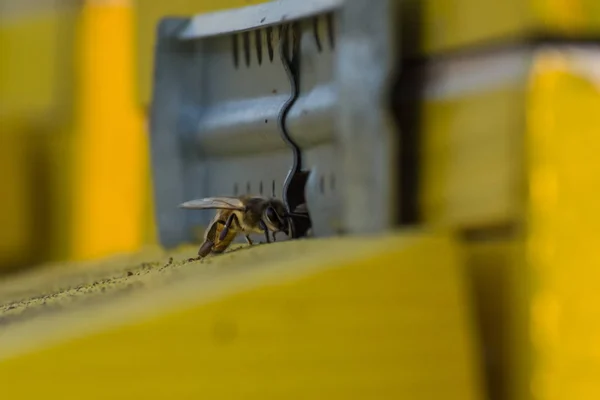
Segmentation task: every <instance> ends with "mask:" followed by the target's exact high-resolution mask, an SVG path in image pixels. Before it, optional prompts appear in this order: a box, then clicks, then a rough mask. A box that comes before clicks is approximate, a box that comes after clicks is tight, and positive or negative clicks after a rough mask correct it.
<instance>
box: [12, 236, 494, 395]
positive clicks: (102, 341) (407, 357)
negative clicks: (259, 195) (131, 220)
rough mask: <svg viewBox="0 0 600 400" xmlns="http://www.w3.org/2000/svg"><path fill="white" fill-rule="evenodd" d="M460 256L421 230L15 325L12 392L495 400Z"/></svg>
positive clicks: (280, 252)
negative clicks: (484, 381) (483, 378)
mask: <svg viewBox="0 0 600 400" xmlns="http://www.w3.org/2000/svg"><path fill="white" fill-rule="evenodd" d="M461 260H462V254H461V252H460V251H459V248H457V246H456V245H455V243H454V242H453V241H452V240H451V239H449V238H448V237H446V236H444V235H433V234H427V233H423V232H421V233H419V232H413V233H406V234H403V235H397V234H393V235H386V236H383V237H377V236H372V237H365V238H358V237H357V238H345V239H341V238H337V239H319V240H297V241H289V242H281V243H275V244H272V245H266V246H257V247H254V248H252V249H246V250H240V251H236V252H233V253H229V254H226V255H225V256H222V257H217V258H214V259H213V260H212V261H211V264H198V263H189V264H186V267H185V269H184V270H182V273H181V275H178V277H177V278H172V279H171V281H170V282H169V283H168V284H166V285H163V286H158V287H156V286H155V287H154V288H153V289H151V290H140V291H137V292H136V291H134V292H132V293H131V294H130V295H129V296H124V297H120V298H113V299H107V300H106V301H105V302H99V303H95V304H91V305H86V306H81V307H79V308H76V309H71V310H70V311H64V312H62V313H56V314H54V315H53V316H52V317H51V318H50V317H47V318H37V319H35V318H34V319H32V320H31V321H29V322H23V323H22V324H17V325H14V326H9V327H7V328H6V329H5V331H4V332H3V334H2V335H1V336H0V355H1V357H2V362H0V376H2V377H3V378H2V382H3V385H2V386H3V393H4V394H5V395H6V396H7V397H10V398H23V399H26V398H39V397H44V398H54V397H60V398H63V399H70V398H81V397H82V396H84V397H85V398H89V399H95V398H98V399H99V398H115V399H117V398H123V399H124V398H211V399H225V398H249V399H250V398H257V399H258V398H260V399H270V398H273V399H282V398H286V399H293V398H299V399H300V398H303V399H305V398H324V397H325V398H340V399H341V398H344V399H348V398H357V399H358V398H361V399H362V398H373V397H376V398H390V399H392V398H393V399H397V398H412V399H437V398H442V397H443V398H445V399H457V400H458V399H460V400H470V399H483V396H482V392H481V387H480V378H479V373H478V370H479V365H478V354H477V351H476V347H475V344H474V343H475V337H474V332H473V323H472V320H471V317H472V315H471V311H470V310H471V307H470V304H469V300H468V299H469V297H468V295H467V293H466V290H467V288H466V286H465V274H464V270H463V269H462V263H461ZM31 382H35V385H32V384H31Z"/></svg>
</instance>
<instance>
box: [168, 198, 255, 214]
mask: <svg viewBox="0 0 600 400" xmlns="http://www.w3.org/2000/svg"><path fill="white" fill-rule="evenodd" d="M179 207H180V208H187V209H192V210H210V209H215V208H219V209H222V210H223V209H224V210H237V211H243V210H245V208H246V207H245V206H244V203H242V200H240V199H239V198H237V197H206V198H204V199H196V200H190V201H186V202H185V203H182V204H180V205H179Z"/></svg>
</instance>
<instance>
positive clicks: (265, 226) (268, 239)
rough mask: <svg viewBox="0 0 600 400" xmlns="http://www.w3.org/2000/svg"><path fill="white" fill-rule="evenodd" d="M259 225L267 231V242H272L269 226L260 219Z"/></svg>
mask: <svg viewBox="0 0 600 400" xmlns="http://www.w3.org/2000/svg"><path fill="white" fill-rule="evenodd" d="M258 226H260V229H262V230H263V231H265V239H266V240H267V243H271V238H269V228H267V225H266V224H265V223H264V222H263V221H260V222H259V223H258Z"/></svg>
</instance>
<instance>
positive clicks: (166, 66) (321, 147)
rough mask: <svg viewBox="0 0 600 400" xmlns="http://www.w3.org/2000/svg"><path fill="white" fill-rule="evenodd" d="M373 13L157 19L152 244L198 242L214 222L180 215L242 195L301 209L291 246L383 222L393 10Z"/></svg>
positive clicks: (354, 4) (259, 10)
mask: <svg viewBox="0 0 600 400" xmlns="http://www.w3.org/2000/svg"><path fill="white" fill-rule="evenodd" d="M372 3H373V2H371V1H367V0H352V1H351V0H346V1H342V0H306V1H301V2H298V1H294V0H279V1H272V2H268V3H264V4H260V5H256V6H250V7H244V8H239V9H234V10H227V11H222V12H217V13H211V14H202V15H197V16H194V17H191V18H166V19H164V20H163V21H161V23H160V24H159V28H158V34H157V46H156V53H155V57H156V62H155V76H154V86H153V91H154V93H153V99H152V112H151V114H152V115H151V154H152V167H153V174H154V193H155V208H156V216H157V222H158V231H159V236H160V242H161V244H163V245H164V246H167V247H168V246H174V245H178V244H180V243H182V242H190V241H193V240H195V239H196V238H197V237H196V236H195V235H194V228H195V227H198V226H206V224H207V223H208V221H209V219H210V217H211V215H210V213H203V212H186V211H182V210H181V209H178V208H177V205H178V204H180V203H182V202H184V201H187V200H190V199H193V198H199V197H206V196H222V195H227V196H230V195H238V194H242V193H244V192H248V193H251V194H263V195H273V196H276V197H279V198H282V199H283V200H284V201H285V202H286V204H287V206H288V210H289V211H294V210H295V209H296V208H297V207H298V206H302V204H303V203H305V205H306V209H307V210H308V213H309V215H310V219H307V218H304V219H298V220H297V221H296V222H297V226H298V229H297V232H296V235H295V236H296V237H298V236H303V235H304V233H305V232H306V230H307V229H308V228H309V227H311V228H312V231H313V234H314V235H315V236H328V235H334V234H338V233H340V231H341V230H344V231H346V232H350V233H352V232H360V231H374V230H381V229H385V228H386V227H388V226H389V225H390V224H391V223H392V222H391V221H393V218H390V215H392V214H393V212H394V211H393V209H394V207H395V204H394V201H393V199H392V198H391V197H390V196H389V193H391V192H393V186H394V182H395V181H394V179H393V176H394V171H393V168H387V167H389V163H390V157H393V154H392V153H393V150H394V148H395V147H394V146H395V144H394V140H393V139H394V138H393V137H394V135H395V134H396V132H395V131H394V129H393V127H391V126H390V125H389V124H388V123H387V121H386V118H387V117H386V116H385V115H383V114H382V112H381V110H382V109H383V108H385V107H388V104H387V99H388V94H387V92H386V85H387V81H388V80H389V79H392V76H391V75H392V74H391V69H392V68H393V67H392V62H391V58H390V57H388V54H386V53H385V51H387V50H389V47H390V46H391V45H392V44H393V40H390V38H389V37H390V35H391V34H392V33H391V32H390V29H389V28H390V26H391V25H393V23H394V22H395V19H394V18H393V17H392V16H391V14H389V13H388V11H389V7H390V4H392V3H395V2H393V1H392V0H385V1H381V2H375V3H377V5H373V4H372ZM361 8H362V9H363V10H362V11H360V10H361ZM365 8H367V9H368V10H366V11H365V10H364V9H365ZM357 10H359V11H358V13H357ZM361 12H362V13H363V15H365V16H366V19H365V18H359V16H360V15H359V13H361ZM353 18H354V19H356V20H355V21H352V19H353ZM364 24H366V26H368V29H366V30H365V29H364V28H359V26H362V25H364ZM290 28H291V29H290ZM277 33H280V35H278V34H277ZM282 39H284V40H282ZM382 39H383V41H382ZM277 51H279V57H277V56H276V53H277ZM356 51H358V53H356ZM389 53H390V54H393V51H391V52H389ZM373 57H380V58H379V59H377V58H373ZM361 68H366V69H363V70H361ZM364 94H366V97H365V99H361V98H362V97H363V95H364ZM371 142H372V143H371ZM373 207H375V208H376V210H377V211H376V214H377V215H376V216H372V215H371V216H370V218H368V219H365V218H363V217H362V216H361V215H357V212H360V213H363V214H365V215H369V214H371V213H369V210H370V209H371V208H373ZM303 221H304V223H305V224H304V226H300V225H301V224H302V222H303ZM306 221H308V222H309V224H308V225H307V224H306ZM356 221H358V223H357V222H356Z"/></svg>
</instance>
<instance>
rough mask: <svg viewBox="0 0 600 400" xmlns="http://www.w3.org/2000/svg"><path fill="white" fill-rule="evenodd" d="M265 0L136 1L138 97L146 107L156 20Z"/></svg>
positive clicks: (152, 61) (150, 82) (151, 73)
mask: <svg viewBox="0 0 600 400" xmlns="http://www.w3.org/2000/svg"><path fill="white" fill-rule="evenodd" d="M266 2H267V0H170V1H162V0H137V1H135V7H136V46H137V70H136V71H137V100H138V102H139V103H140V104H143V105H144V106H149V104H150V97H151V93H152V90H151V88H152V75H153V71H154V43H155V42H156V40H155V34H156V29H157V25H158V23H159V21H160V20H161V19H162V18H164V17H165V16H190V15H194V14H201V13H205V12H210V11H217V10H223V9H228V8H237V7H243V6H249V5H253V4H260V3H266Z"/></svg>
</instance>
